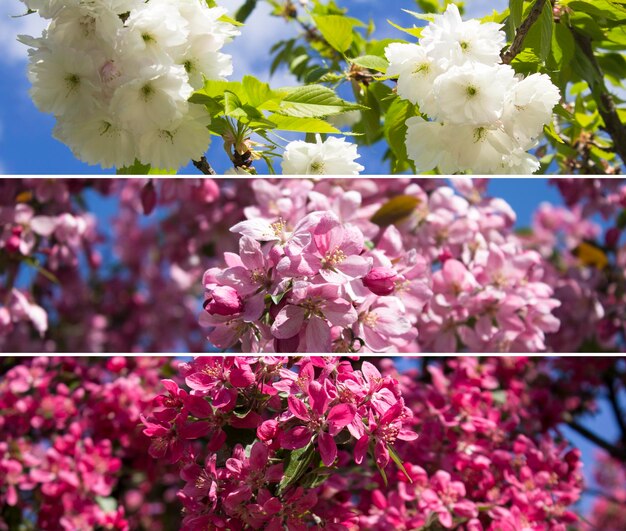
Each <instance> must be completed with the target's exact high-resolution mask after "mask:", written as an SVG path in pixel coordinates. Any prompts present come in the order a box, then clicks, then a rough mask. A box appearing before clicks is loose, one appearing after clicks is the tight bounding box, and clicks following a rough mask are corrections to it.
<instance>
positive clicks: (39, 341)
mask: <svg viewBox="0 0 626 531" xmlns="http://www.w3.org/2000/svg"><path fill="white" fill-rule="evenodd" d="M0 197H1V198H2V206H0V216H1V218H2V223H3V231H2V234H1V235H0V267H1V268H2V269H1V273H2V278H3V288H2V292H1V293H0V296H1V297H2V298H1V303H0V317H1V320H0V323H1V327H0V347H1V349H2V351H4V352H16V353H19V352H51V353H52V352H67V353H76V352H85V353H87V352H102V353H119V352H125V353H140V352H146V353H158V352H166V353H167V352H181V353H189V352H232V353H238V352H242V353H245V352H248V353H255V352H259V353H353V354H375V353H403V352H404V353H417V352H425V353H455V352H468V353H490V352H491V353H494V352H501V353H507V352H512V353H542V352H555V353H567V352H579V353H585V352H619V351H622V350H623V349H624V346H625V342H624V341H625V340H624V333H625V316H624V312H625V308H626V305H625V304H624V302H625V301H624V298H625V297H626V280H625V274H624V271H625V264H626V240H625V239H624V234H623V231H624V227H625V225H624V215H625V213H626V182H625V181H624V180H623V179H618V178H610V179H609V178H605V179H597V178H584V179H577V178H557V179H552V180H549V179H537V178H532V179H531V178H518V179H514V178H510V179H509V178H506V179H495V178H494V179H487V178H474V179H471V178H466V177H455V178H448V179H445V178H438V179H434V178H421V179H419V178H408V177H407V178H391V179H384V178H360V179H358V180H353V179H341V178H323V179H320V178H317V179H314V178H293V179H286V178H266V177H258V178H255V179H247V178H246V179H241V178H188V179H171V178H150V177H140V178H117V179H110V178H103V179H88V178H66V179H55V178H47V179H3V180H0Z"/></svg>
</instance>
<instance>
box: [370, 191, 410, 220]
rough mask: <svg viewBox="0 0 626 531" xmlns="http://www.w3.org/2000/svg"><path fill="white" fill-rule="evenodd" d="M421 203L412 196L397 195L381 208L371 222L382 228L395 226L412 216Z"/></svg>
mask: <svg viewBox="0 0 626 531" xmlns="http://www.w3.org/2000/svg"><path fill="white" fill-rule="evenodd" d="M419 203H420V200H419V199H418V198H417V197H414V196H412V195H397V196H395V197H393V198H391V199H390V200H389V201H387V202H386V203H385V204H384V205H383V206H381V207H380V208H379V209H378V210H377V211H376V212H375V213H374V215H373V216H372V217H371V221H372V223H376V225H378V226H380V227H386V226H387V225H393V224H394V223H397V222H399V221H402V220H403V219H405V218H407V217H408V216H410V215H411V213H412V212H413V211H414V210H415V209H416V208H417V205H419Z"/></svg>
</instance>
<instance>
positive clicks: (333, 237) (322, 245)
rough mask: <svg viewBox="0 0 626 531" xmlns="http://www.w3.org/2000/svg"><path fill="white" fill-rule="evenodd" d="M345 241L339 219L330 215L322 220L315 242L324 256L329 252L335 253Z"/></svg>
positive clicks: (318, 226)
mask: <svg viewBox="0 0 626 531" xmlns="http://www.w3.org/2000/svg"><path fill="white" fill-rule="evenodd" d="M342 240H343V227H342V226H341V224H340V223H339V221H338V220H337V218H335V217H333V216H331V215H330V214H327V215H325V216H324V217H323V218H322V219H320V221H319V223H318V225H317V227H316V228H315V231H314V232H313V241H314V242H315V246H316V247H317V249H318V251H319V252H320V254H321V255H322V256H324V255H325V254H326V253H327V252H329V251H334V250H335V249H337V248H338V247H339V245H340V244H341V242H342Z"/></svg>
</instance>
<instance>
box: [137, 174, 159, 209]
mask: <svg viewBox="0 0 626 531" xmlns="http://www.w3.org/2000/svg"><path fill="white" fill-rule="evenodd" d="M156 204H157V194H156V190H155V188H154V183H153V182H152V181H151V180H150V181H148V182H147V183H146V184H145V185H144V187H143V188H142V189H141V206H142V207H143V213H144V214H145V215H146V216H149V215H150V214H152V211H153V210H154V207H155V206H156Z"/></svg>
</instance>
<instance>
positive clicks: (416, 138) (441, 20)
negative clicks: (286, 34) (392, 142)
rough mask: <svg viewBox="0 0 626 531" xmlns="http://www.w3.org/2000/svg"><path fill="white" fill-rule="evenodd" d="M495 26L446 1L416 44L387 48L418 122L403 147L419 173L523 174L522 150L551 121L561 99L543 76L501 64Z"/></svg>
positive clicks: (529, 168)
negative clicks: (465, 14) (524, 73)
mask: <svg viewBox="0 0 626 531" xmlns="http://www.w3.org/2000/svg"><path fill="white" fill-rule="evenodd" d="M501 28H502V25H500V24H496V23H492V22H489V23H481V22H480V21H478V20H467V21H463V20H462V19H461V15H460V13H459V10H458V8H457V7H456V6H455V5H454V4H450V5H449V6H448V8H447V10H446V12H445V13H444V14H443V15H436V16H435V17H434V20H433V21H432V22H431V23H430V24H429V25H428V26H427V27H425V28H424V29H423V31H422V34H421V38H420V42H419V44H402V43H393V44H390V45H389V46H388V47H387V48H386V50H385V55H386V57H387V60H388V61H389V63H390V65H389V68H388V70H387V75H390V76H398V86H397V92H398V95H399V96H400V97H401V98H403V99H405V100H408V101H410V102H411V103H413V104H415V105H418V106H419V111H420V113H421V114H422V115H425V116H427V117H428V120H424V119H423V118H422V117H420V116H417V117H413V118H410V119H409V120H408V121H407V126H408V131H407V136H406V147H407V153H408V155H409V157H410V158H411V159H412V160H413V161H414V162H415V165H416V168H417V170H418V171H420V172H424V171H429V170H433V169H435V168H439V170H440V171H441V172H442V173H445V174H452V173H457V172H462V171H471V172H474V173H483V174H490V173H514V174H530V173H534V172H535V171H537V170H538V169H539V161H538V160H537V158H536V157H534V156H533V155H531V154H530V153H528V150H529V149H531V148H533V147H534V146H536V144H537V138H538V137H539V135H540V134H541V133H542V131H543V127H544V125H545V124H547V123H549V122H550V120H551V117H552V110H553V108H554V106H555V105H556V104H557V103H558V101H559V98H560V94H559V90H558V88H557V87H555V86H554V85H553V84H552V82H551V81H550V78H549V77H548V76H546V75H544V74H532V75H530V76H528V77H526V78H523V77H521V76H516V75H515V72H514V70H513V69H512V68H511V67H510V66H508V65H505V64H502V63H501V62H500V51H501V50H502V48H503V46H504V44H505V42H506V37H505V34H504V32H502V31H501Z"/></svg>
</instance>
